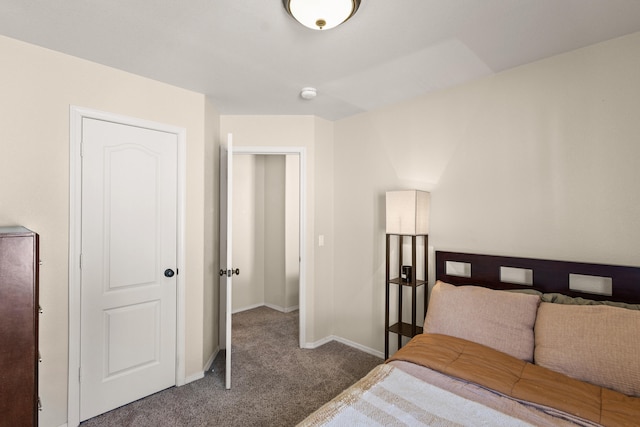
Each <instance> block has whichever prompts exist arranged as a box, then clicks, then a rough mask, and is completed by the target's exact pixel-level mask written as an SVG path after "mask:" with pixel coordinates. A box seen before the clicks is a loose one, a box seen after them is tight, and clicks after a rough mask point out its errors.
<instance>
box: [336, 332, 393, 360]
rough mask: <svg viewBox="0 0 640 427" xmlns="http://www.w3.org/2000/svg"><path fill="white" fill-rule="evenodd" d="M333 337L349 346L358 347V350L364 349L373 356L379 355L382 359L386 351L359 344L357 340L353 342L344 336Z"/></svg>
mask: <svg viewBox="0 0 640 427" xmlns="http://www.w3.org/2000/svg"><path fill="white" fill-rule="evenodd" d="M333 339H334V340H335V341H338V342H339V343H342V344H346V345H348V346H349V347H353V348H357V349H358V350H360V351H364V352H365V353H368V354H370V355H372V356H376V357H378V358H380V359H384V352H382V351H378V350H374V349H372V348H370V347H366V346H364V345H362V344H358V343H357V342H353V341H350V340H348V339H346V338H342V337H336V336H333Z"/></svg>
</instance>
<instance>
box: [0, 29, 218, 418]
mask: <svg viewBox="0 0 640 427" xmlns="http://www.w3.org/2000/svg"><path fill="white" fill-rule="evenodd" d="M0 57H2V58H3V61H2V67H0V93H2V96H0V153H2V155H0V174H1V175H0V177H1V179H0V200H1V201H2V204H1V207H0V224H2V225H13V224H20V225H23V226H26V227H28V228H30V229H32V230H34V231H36V232H38V233H39V234H40V257H41V259H42V263H43V264H42V266H41V268H40V304H41V306H42V308H43V314H42V315H41V316H40V351H41V354H42V362H41V363H40V365H39V376H40V396H41V399H42V404H43V411H42V412H41V413H40V422H41V425H43V426H60V425H63V424H65V423H66V422H67V382H68V374H67V372H68V348H69V343H68V330H69V319H68V312H69V307H68V294H69V293H68V278H69V275H68V265H69V259H68V249H69V241H68V238H69V107H70V105H76V106H80V107H85V108H92V109H96V110H101V111H107V112H111V113H116V114H121V115H127V116H131V117H136V118H140V119H145V120H151V121H156V122H160V123H166V124H170V125H174V126H179V127H183V128H186V130H187V132H186V135H187V152H186V156H187V159H186V163H187V164H186V166H187V167H186V174H187V176H186V212H185V216H186V218H185V224H186V231H185V234H186V242H185V249H186V257H185V258H186V266H185V267H186V271H185V272H184V274H185V281H186V295H185V298H186V305H187V309H186V331H185V334H186V337H185V338H186V355H185V356H186V360H185V365H186V376H187V377H190V376H193V375H197V374H198V373H201V372H202V367H203V360H202V359H203V302H202V297H203V283H204V271H205V253H204V241H205V239H208V238H213V236H210V234H211V230H207V231H206V232H205V227H204V212H205V197H204V194H205V178H204V177H205V171H206V170H207V167H208V166H207V165H205V162H204V161H203V159H204V158H205V145H206V144H205V137H204V129H205V99H204V96H203V95H201V94H197V93H194V92H190V91H187V90H183V89H179V88H176V87H172V86H169V85H166V84H163V83H159V82H156V81H153V80H150V79H145V78H142V77H138V76H135V75H132V74H128V73H125V72H122V71H119V70H115V69H113V68H109V67H105V66H102V65H99V64H95V63H92V62H89V61H85V60H81V59H78V58H74V57H71V56H68V55H64V54H61V53H58V52H54V51H51V50H47V49H43V48H40V47H37V46H33V45H30V44H27V43H23V42H20V41H17V40H13V39H10V38H7V37H2V36H0ZM209 113H210V114H211V116H210V120H212V121H213V122H216V121H217V118H216V115H217V113H216V112H215V111H213V110H209ZM214 127H215V125H214ZM180 274H183V272H182V271H181V272H180Z"/></svg>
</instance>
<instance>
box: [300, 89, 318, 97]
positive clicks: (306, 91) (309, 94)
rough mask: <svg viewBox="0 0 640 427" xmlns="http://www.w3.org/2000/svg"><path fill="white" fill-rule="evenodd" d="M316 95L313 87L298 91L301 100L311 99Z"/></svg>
mask: <svg viewBox="0 0 640 427" xmlns="http://www.w3.org/2000/svg"><path fill="white" fill-rule="evenodd" d="M317 94H318V92H317V91H316V88H315V87H303V88H302V90H301V91H300V96H301V97H302V98H303V99H313V98H315V97H316V95H317Z"/></svg>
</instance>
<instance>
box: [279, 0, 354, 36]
mask: <svg viewBox="0 0 640 427" xmlns="http://www.w3.org/2000/svg"><path fill="white" fill-rule="evenodd" d="M282 3H283V4H284V8H285V9H286V10H287V12H288V13H289V15H291V16H293V18H294V19H295V20H296V21H298V22H299V23H301V24H302V25H304V26H305V27H307V28H311V29H313V30H328V29H330V28H334V27H337V26H338V25H340V24H342V23H343V22H344V21H346V20H347V19H349V18H351V17H352V16H353V15H354V14H355V13H356V11H357V10H358V7H359V6H360V0H282Z"/></svg>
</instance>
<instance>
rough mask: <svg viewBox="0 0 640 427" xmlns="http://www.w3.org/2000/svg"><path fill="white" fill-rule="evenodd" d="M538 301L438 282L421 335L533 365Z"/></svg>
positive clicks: (529, 297) (478, 287) (475, 287)
mask: <svg viewBox="0 0 640 427" xmlns="http://www.w3.org/2000/svg"><path fill="white" fill-rule="evenodd" d="M539 303H540V297H539V296H538V295H528V294H523V293H514V292H504V291H497V290H493V289H488V288H483V287H480V286H453V285H450V284H448V283H444V282H441V281H438V282H437V283H436V284H435V286H434V287H433V290H432V291H431V299H430V301H429V309H428V310H427V316H426V318H425V323H424V332H428V333H434V334H444V335H450V336H454V337H458V338H463V339H466V340H469V341H474V342H477V343H479V344H483V345H486V346H487V347H491V348H493V349H496V350H498V351H502V352H503V353H507V354H509V355H511V356H514V357H517V358H518V359H521V360H525V361H527V362H531V361H533V338H534V336H533V325H534V324H535V320H536V311H537V310H538V304H539Z"/></svg>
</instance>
